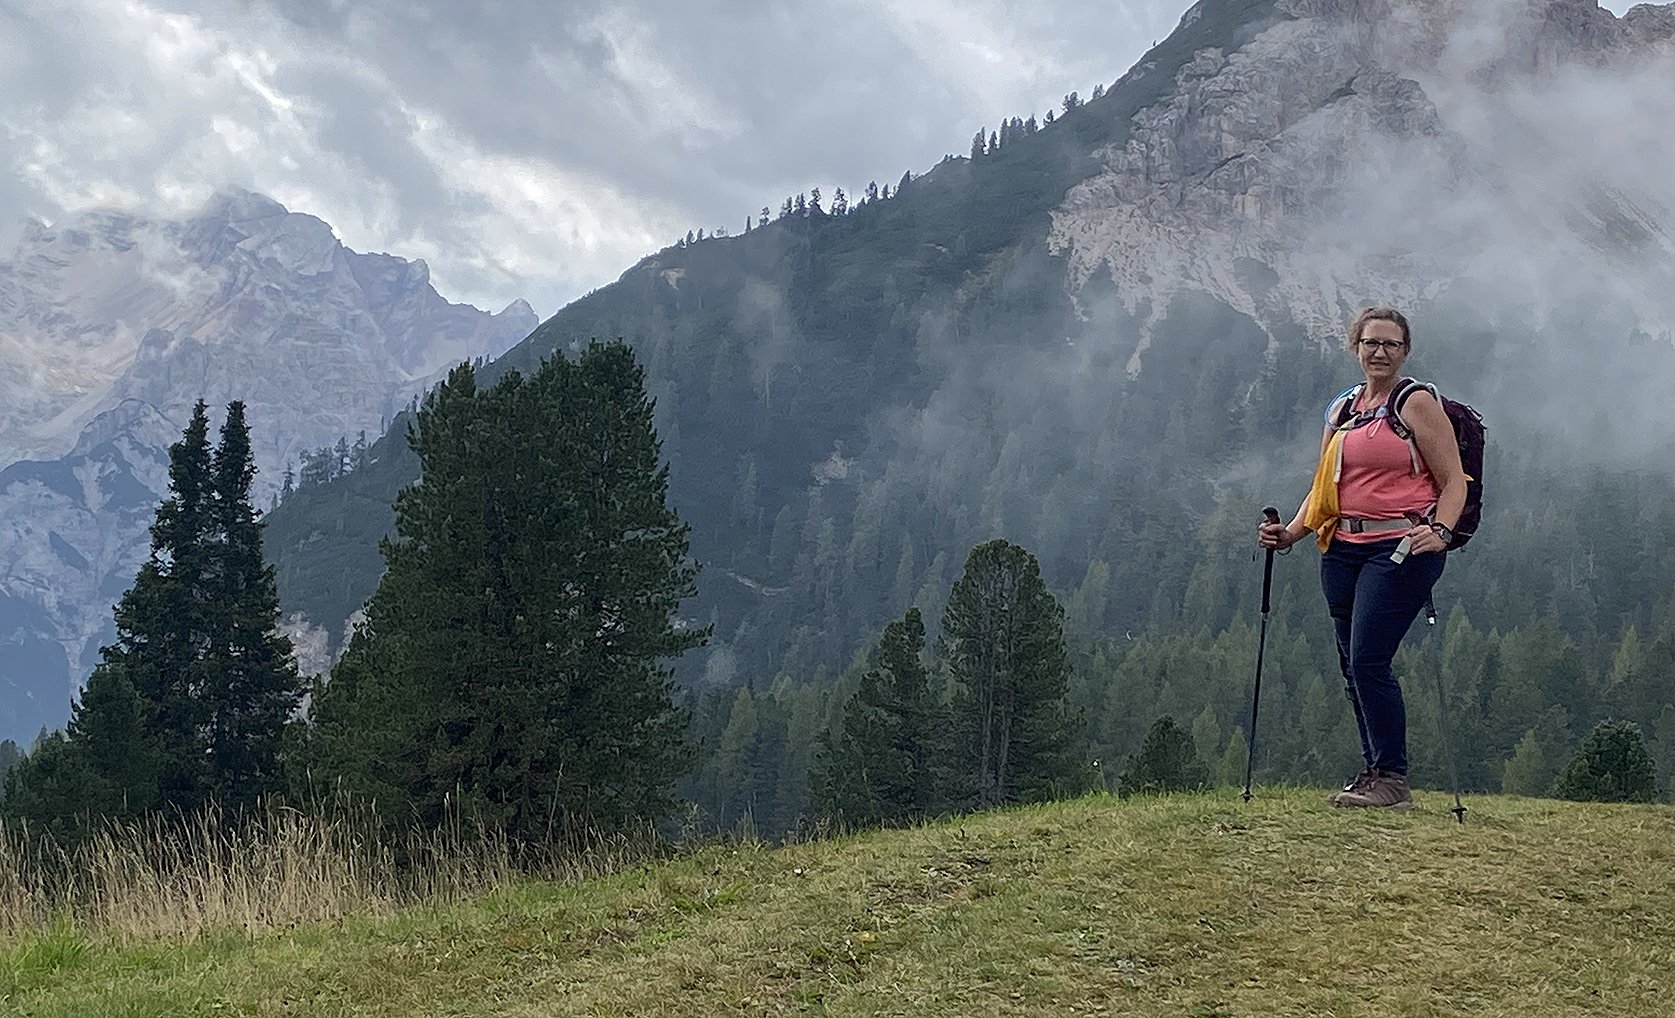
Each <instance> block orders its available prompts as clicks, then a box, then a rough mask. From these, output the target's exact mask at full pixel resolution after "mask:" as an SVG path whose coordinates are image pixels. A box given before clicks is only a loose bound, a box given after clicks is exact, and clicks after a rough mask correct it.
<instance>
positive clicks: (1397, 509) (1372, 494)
mask: <svg viewBox="0 0 1675 1018" xmlns="http://www.w3.org/2000/svg"><path fill="white" fill-rule="evenodd" d="M1415 457H1418V462H1419V472H1418V473H1417V474H1416V473H1414V472H1413V464H1414V458H1415ZM1438 491H1439V489H1438V487H1437V482H1436V478H1434V477H1432V476H1431V471H1430V468H1429V467H1427V466H1426V465H1425V458H1424V457H1423V456H1419V455H1418V451H1417V449H1415V448H1414V447H1411V446H1409V445H1408V443H1407V441H1406V440H1405V439H1403V438H1402V437H1401V436H1400V435H1397V434H1396V432H1395V430H1394V429H1393V428H1391V427H1390V422H1389V421H1387V420H1385V419H1384V418H1382V417H1381V418H1379V419H1377V420H1375V421H1373V422H1372V423H1371V424H1366V425H1363V426H1361V427H1359V428H1354V429H1352V430H1351V431H1349V432H1348V433H1347V434H1345V435H1344V440H1343V468H1342V470H1341V471H1340V472H1339V474H1338V513H1339V514H1340V515H1342V516H1358V517H1361V518H1362V519H1368V520H1394V519H1400V518H1401V517H1403V516H1404V515H1406V514H1407V513H1409V512H1416V513H1426V512H1430V511H1431V509H1432V508H1433V507H1434V506H1435V505H1436V502H1437V494H1438ZM1336 536H1337V539H1338V540H1340V541H1349V542H1352V543H1364V542H1370V541H1388V540H1390V539H1391V538H1392V537H1395V536H1397V535H1396V534H1392V533H1390V532H1389V531H1385V532H1383V533H1370V534H1369V533H1361V534H1351V533H1349V532H1348V531H1346V530H1344V529H1342V528H1339V530H1338V532H1337V535H1336Z"/></svg>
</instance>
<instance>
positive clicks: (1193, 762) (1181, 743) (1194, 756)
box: [1118, 714, 1210, 796]
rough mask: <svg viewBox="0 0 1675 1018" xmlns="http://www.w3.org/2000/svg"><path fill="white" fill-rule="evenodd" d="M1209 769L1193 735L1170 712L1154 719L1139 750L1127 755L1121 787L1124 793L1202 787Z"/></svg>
mask: <svg viewBox="0 0 1675 1018" xmlns="http://www.w3.org/2000/svg"><path fill="white" fill-rule="evenodd" d="M1209 780H1210V769H1209V768H1208V767H1206V766H1205V765H1204V762H1203V761H1202V760H1201V759H1200V758H1199V756H1198V751H1197V749H1196V748H1195V747H1194V745H1193V742H1192V736H1191V735H1190V734H1188V733H1187V731H1186V730H1185V729H1183V728H1181V726H1179V725H1177V724H1176V723H1175V719H1174V718H1173V717H1171V716H1170V715H1168V714H1165V715H1163V716H1162V717H1160V718H1158V719H1157V720H1156V721H1154V722H1152V727H1151V728H1150V729H1149V730H1147V732H1146V739H1145V741H1144V742H1142V743H1141V744H1140V749H1139V751H1138V752H1136V753H1134V754H1132V755H1131V756H1130V757H1129V758H1128V762H1127V766H1126V767H1125V768H1124V769H1123V773H1122V778H1121V779H1120V781H1119V784H1118V788H1119V790H1120V794H1122V795H1125V796H1126V795H1133V794H1135V793H1137V792H1175V791H1183V790H1187V789H1194V788H1203V787H1204V786H1205V785H1207V784H1209Z"/></svg>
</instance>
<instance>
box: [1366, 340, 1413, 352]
mask: <svg viewBox="0 0 1675 1018" xmlns="http://www.w3.org/2000/svg"><path fill="white" fill-rule="evenodd" d="M1356 342H1358V343H1360V344H1361V345H1362V346H1364V347H1366V348H1367V349H1368V350H1385V351H1388V352H1390V353H1395V352H1396V351H1398V350H1406V349H1407V342H1406V341H1405V340H1400V339H1362V340H1357V341H1356Z"/></svg>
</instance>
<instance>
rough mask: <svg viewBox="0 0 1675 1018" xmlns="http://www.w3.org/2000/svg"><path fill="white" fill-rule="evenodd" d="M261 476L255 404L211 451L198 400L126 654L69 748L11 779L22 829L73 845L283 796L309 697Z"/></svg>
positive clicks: (80, 706) (128, 602)
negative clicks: (259, 489)
mask: <svg viewBox="0 0 1675 1018" xmlns="http://www.w3.org/2000/svg"><path fill="white" fill-rule="evenodd" d="M254 475H255V466H254V462H253V460H252V457H251V454H250V437H249V431H248V428H247V426H246V424H245V421H244V407H243V404H241V403H236V402H235V403H232V404H231V405H229V406H228V408H227V422H226V425H225V426H224V427H223V428H222V431H221V444H220V447H219V448H218V449H215V450H213V451H212V450H211V448H210V445H209V419H208V414H207V412H206V409H205V406H204V404H203V403H202V402H201V401H200V402H199V403H198V404H197V405H196V406H195V407H194V408H193V411H192V417H191V419H190V421H189V422H188V424H187V426H186V430H185V433H184V434H183V435H182V437H181V440H180V441H179V442H176V443H175V444H174V445H173V446H171V447H170V450H169V480H170V492H169V497H168V498H167V499H165V500H164V501H163V503H162V505H160V506H159V507H158V509H157V515H156V519H155V521H154V522H153V524H152V528H151V555H150V557H149V558H148V559H147V561H146V562H145V563H144V564H143V565H141V567H140V570H139V573H138V574H137V575H136V576H135V578H134V585H133V586H132V587H130V588H129V589H128V591H127V592H126V593H124V594H123V596H122V600H121V602H120V603H119V604H118V605H117V606H116V630H117V639H116V642H115V643H113V644H111V645H110V646H107V647H103V648H101V650H100V657H101V660H100V663H99V664H98V665H97V666H96V667H95V668H94V670H93V674H92V675H91V676H90V677H89V678H88V681H87V686H86V688H85V689H84V690H83V691H82V694H81V696H80V698H79V699H78V701H77V703H76V704H75V706H74V708H73V712H72V716H71V720H70V724H69V728H68V730H67V733H66V735H65V736H64V737H62V738H59V739H57V740H55V741H53V742H50V743H49V744H48V745H49V747H50V748H48V749H47V751H46V753H45V754H44V755H43V754H32V755H31V757H30V760H29V761H28V762H26V763H25V764H24V765H22V766H21V767H20V768H19V769H18V771H19V772H18V774H16V775H15V778H16V782H15V784H16V785H17V786H18V787H19V788H20V790H22V791H23V792H24V794H23V795H22V796H20V799H19V802H18V807H17V808H18V809H19V810H25V811H34V812H33V813H32V814H30V813H26V814H25V815H32V816H33V817H34V818H35V819H36V820H37V821H40V822H46V823H47V824H48V825H49V826H52V825H54V824H56V825H58V826H59V827H61V828H63V829H65V830H68V829H69V828H68V827H66V826H65V824H66V823H67V820H68V818H69V817H71V816H90V817H101V816H102V817H134V816H137V815H139V814H141V813H143V812H145V811H147V810H150V809H153V808H157V807H171V808H175V809H181V810H193V809H197V808H199V807H201V806H203V805H204V804H205V803H206V802H207V801H209V799H210V798H212V797H218V798H219V799H220V801H221V802H222V804H223V805H227V806H231V807H235V808H236V807H242V806H248V805H251V804H252V803H253V802H254V801H255V800H256V798H257V797H258V796H259V795H261V794H263V793H265V792H269V791H273V790H275V789H277V788H278V787H279V782H280V757H279V747H280V740H281V735H282V732H283V729H284V725H285V723H286V721H287V720H288V718H289V717H290V715H291V714H292V712H293V711H294V710H295V708H296V704H297V702H298V700H299V699H300V697H301V695H302V683H301V680H300V679H299V678H298V676H297V673H296V666H295V664H294V663H293V661H292V659H291V647H290V643H289V641H287V640H285V639H284V638H283V637H280V636H278V635H277V633H276V632H275V629H276V626H277V624H278V617H279V599H278V595H277V593H276V591H275V586H274V578H273V570H272V568H271V567H269V566H267V565H266V564H265V563H264V562H263V558H262V544H261V525H260V523H259V522H258V521H257V517H256V511H255V509H254V508H253V507H252V506H251V504H250V485H251V480H252V479H253V477H254ZM42 811H46V812H42ZM52 811H60V812H63V814H64V815H63V816H56V817H55V816H48V815H47V814H48V813H51V812H52ZM64 811H67V812H64Z"/></svg>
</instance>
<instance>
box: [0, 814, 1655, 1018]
mask: <svg viewBox="0 0 1675 1018" xmlns="http://www.w3.org/2000/svg"><path fill="white" fill-rule="evenodd" d="M1448 805H1450V803H1449V802H1448V801H1447V800H1446V799H1445V798H1444V797H1443V796H1441V795H1439V794H1437V793H1422V794H1421V797H1420V800H1419V808H1418V809H1416V810H1414V811H1413V812H1411V813H1407V814H1368V813H1360V812H1349V811H1334V810H1332V809H1330V808H1328V807H1326V806H1325V805H1324V804H1323V803H1322V801H1321V793H1319V792H1318V791H1315V790H1300V791H1278V790H1265V791H1264V792H1263V794H1262V795H1261V796H1260V797H1259V798H1258V799H1256V800H1255V801H1253V802H1251V803H1250V804H1248V805H1247V804H1244V803H1241V802H1240V801H1239V800H1238V799H1237V798H1236V797H1235V796H1234V795H1232V794H1231V793H1226V792H1222V793H1213V794H1207V795H1203V796H1176V797H1166V798H1161V799H1147V800H1128V801H1118V800H1115V799H1111V798H1105V797H1093V798H1088V799H1083V800H1078V801H1074V802H1068V803H1058V804H1053V805H1046V806H1039V807H1031V808H1020V809H1013V810H1008V811H1004V812H997V813H991V814H985V815H981V816H974V817H967V818H964V819H962V820H958V821H954V822H948V823H941V824H937V825H934V826H927V827H924V828H919V829H915V830H903V831H886V832H871V833H866V834H861V835H857V836H853V837H848V838H842V839H836V840H831V841H824V842H816V843H810V844H803V845H795V846H791V847H786V848H780V849H769V848H766V847H760V846H717V847H711V848H707V849H704V850H702V851H699V852H696V853H694V854H691V855H689V856H685V857H682V858H679V859H676V860H674V861H669V862H663V863H658V864H654V865H646V866H641V867H638V868H632V869H628V870H624V871H622V872H619V873H617V874H615V875H612V876H608V877H603V878H598V879H595V880H591V881H587V882H584V883H580V884H573V885H560V884H540V883H521V884H516V885H513V886H509V887H506V888H503V889H502V890H500V891H498V892H496V893H493V894H491V895H489V896H487V897H484V898H481V899H478V900H474V901H471V902H469V903H467V904H464V905H459V906H453V907H448V908H437V909H421V910H412V911H407V912H403V913H400V914H397V915H394V916H388V917H382V918H370V917H369V918H360V919H352V920H348V921H343V922H339V923H334V924H329V925H318V926H302V927H297V928H294V929H289V930H280V931H267V932H261V933H257V934H254V935H251V934H242V933H237V932H228V933H226V934H224V935H217V936H209V937H199V938H194V939H191V940H189V941H183V942H172V943H163V942H140V943H127V944H122V943H114V942H108V941H105V940H101V939H99V938H93V937H87V936H80V935H78V934H77V933H76V932H75V931H73V930H70V929H60V930H59V931H57V932H55V933H53V934H50V935H46V936H42V937H37V938H35V939H32V940H29V941H27V942H24V943H21V944H10V945H4V946H0V1012H4V1013H6V1014H17V1015H27V1016H47V1015H131V1016H141V1015H249V1016H255V1015H263V1016H266V1015H319V1016H338V1015H344V1016H346V1015H366V1016H372V1015H391V1016H394V1015H402V1016H409V1015H451V1016H472V1015H559V1014H577V1015H584V1014H585V1015H652V1014H658V1015H661V1014H668V1015H709V1014H745V1015H754V1014H762V1015H767V1014H825V1015H988V1014H995V1015H1000V1014H1006V1015H1067V1014H1127V1015H1171V1016H1174V1015H1198V1016H1210V1015H1226V1016H1231V1015H1263V1016H1275V1015H1299V1016H1301V1015H1310V1016H1318V1015H1344V1016H1348V1015H1457V1014H1470V1015H1484V1016H1499V1015H1507V1016H1510V1015H1518V1016H1520V1018H1523V1016H1556V1015H1635V1016H1642V1015H1653V1014H1667V1013H1669V1012H1668V1010H1667V1008H1668V1005H1669V1001H1668V998H1667V987H1668V985H1669V983H1668V974H1669V972H1670V971H1672V970H1675V866H1672V863H1675V810H1671V809H1669V808H1667V807H1619V806H1592V805H1579V804H1572V803H1560V802H1552V801H1545V800H1533V799H1516V798H1480V799H1475V800H1473V801H1472V802H1471V803H1470V804H1469V805H1470V806H1471V808H1472V812H1471V814H1470V816H1469V817H1468V822H1467V824H1466V825H1465V826H1464V827H1461V826H1458V825H1456V824H1454V822H1453V819H1452V817H1450V816H1449V814H1448V811H1447V807H1448Z"/></svg>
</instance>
